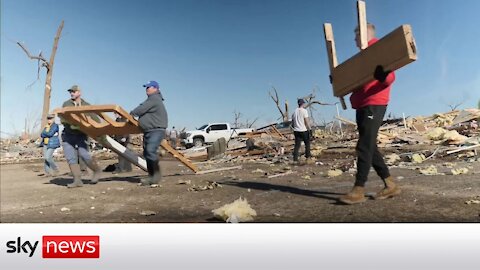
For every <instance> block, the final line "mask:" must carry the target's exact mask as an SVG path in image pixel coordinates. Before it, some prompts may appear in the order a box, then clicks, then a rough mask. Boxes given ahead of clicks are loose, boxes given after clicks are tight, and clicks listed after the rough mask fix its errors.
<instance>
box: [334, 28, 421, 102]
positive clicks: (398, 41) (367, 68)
mask: <svg viewBox="0 0 480 270" xmlns="http://www.w3.org/2000/svg"><path fill="white" fill-rule="evenodd" d="M327 46H328V42H327ZM327 48H328V47H327ZM416 59H417V49H416V45H415V39H414V38H413V33H412V28H411V26H410V25H407V24H406V25H402V26H400V27H398V28H397V29H395V30H394V31H392V32H391V33H389V34H388V35H386V36H385V37H384V38H382V39H380V40H379V41H377V42H376V43H375V44H373V45H372V46H369V47H367V48H366V49H365V50H362V51H360V52H359V53H358V54H356V55H354V56H353V57H351V58H350V59H348V60H347V61H345V62H343V63H342V64H340V65H338V66H337V67H335V68H334V69H333V72H332V79H333V89H334V95H335V96H336V97H341V96H345V95H347V94H349V93H351V92H353V91H354V90H355V89H357V88H359V87H361V86H362V85H364V84H366V83H368V82H371V81H373V80H374V78H373V72H374V70H375V67H376V66H377V65H382V66H383V67H384V69H385V70H391V71H394V70H397V69H399V68H401V67H403V66H405V65H408V64H410V63H411V62H413V61H415V60H416ZM330 62H331V61H330Z"/></svg>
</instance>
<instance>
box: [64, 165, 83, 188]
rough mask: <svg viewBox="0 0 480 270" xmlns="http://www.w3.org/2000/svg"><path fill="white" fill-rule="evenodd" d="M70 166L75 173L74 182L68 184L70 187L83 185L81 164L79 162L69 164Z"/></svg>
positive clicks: (73, 173)
mask: <svg viewBox="0 0 480 270" xmlns="http://www.w3.org/2000/svg"><path fill="white" fill-rule="evenodd" d="M68 166H70V171H71V172H72V175H73V183H70V184H68V185H67V187H68V188H76V187H82V186H83V182H82V173H81V171H80V165H78V164H68Z"/></svg>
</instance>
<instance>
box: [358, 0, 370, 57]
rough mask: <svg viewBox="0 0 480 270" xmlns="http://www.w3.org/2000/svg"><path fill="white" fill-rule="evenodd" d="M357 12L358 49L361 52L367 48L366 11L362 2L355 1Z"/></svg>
mask: <svg viewBox="0 0 480 270" xmlns="http://www.w3.org/2000/svg"><path fill="white" fill-rule="evenodd" d="M357 11H358V33H359V35H360V48H361V49H362V50H363V49H365V48H367V47H368V36H367V9H366V6H365V2H364V1H357Z"/></svg>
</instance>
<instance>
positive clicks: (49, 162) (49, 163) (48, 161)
mask: <svg viewBox="0 0 480 270" xmlns="http://www.w3.org/2000/svg"><path fill="white" fill-rule="evenodd" d="M54 151H55V149H54V148H48V147H47V146H46V145H44V146H43V157H44V158H45V164H44V168H45V172H46V173H51V172H52V171H58V167H57V164H55V161H53V152H54Z"/></svg>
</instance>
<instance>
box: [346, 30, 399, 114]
mask: <svg viewBox="0 0 480 270" xmlns="http://www.w3.org/2000/svg"><path fill="white" fill-rule="evenodd" d="M377 41H378V39H376V38H374V39H372V40H370V41H369V42H368V46H370V45H372V44H373V43H375V42H377ZM394 81H395V73H394V72H393V71H392V72H390V74H388V76H387V78H386V79H385V82H383V83H382V82H379V81H377V80H373V81H371V82H369V83H366V84H364V85H363V86H362V87H360V88H358V89H357V90H355V91H354V92H353V93H352V95H351V96H350V102H351V103H352V108H354V109H360V108H363V107H365V106H368V105H388V101H389V100H390V88H391V85H392V83H393V82H394Z"/></svg>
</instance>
